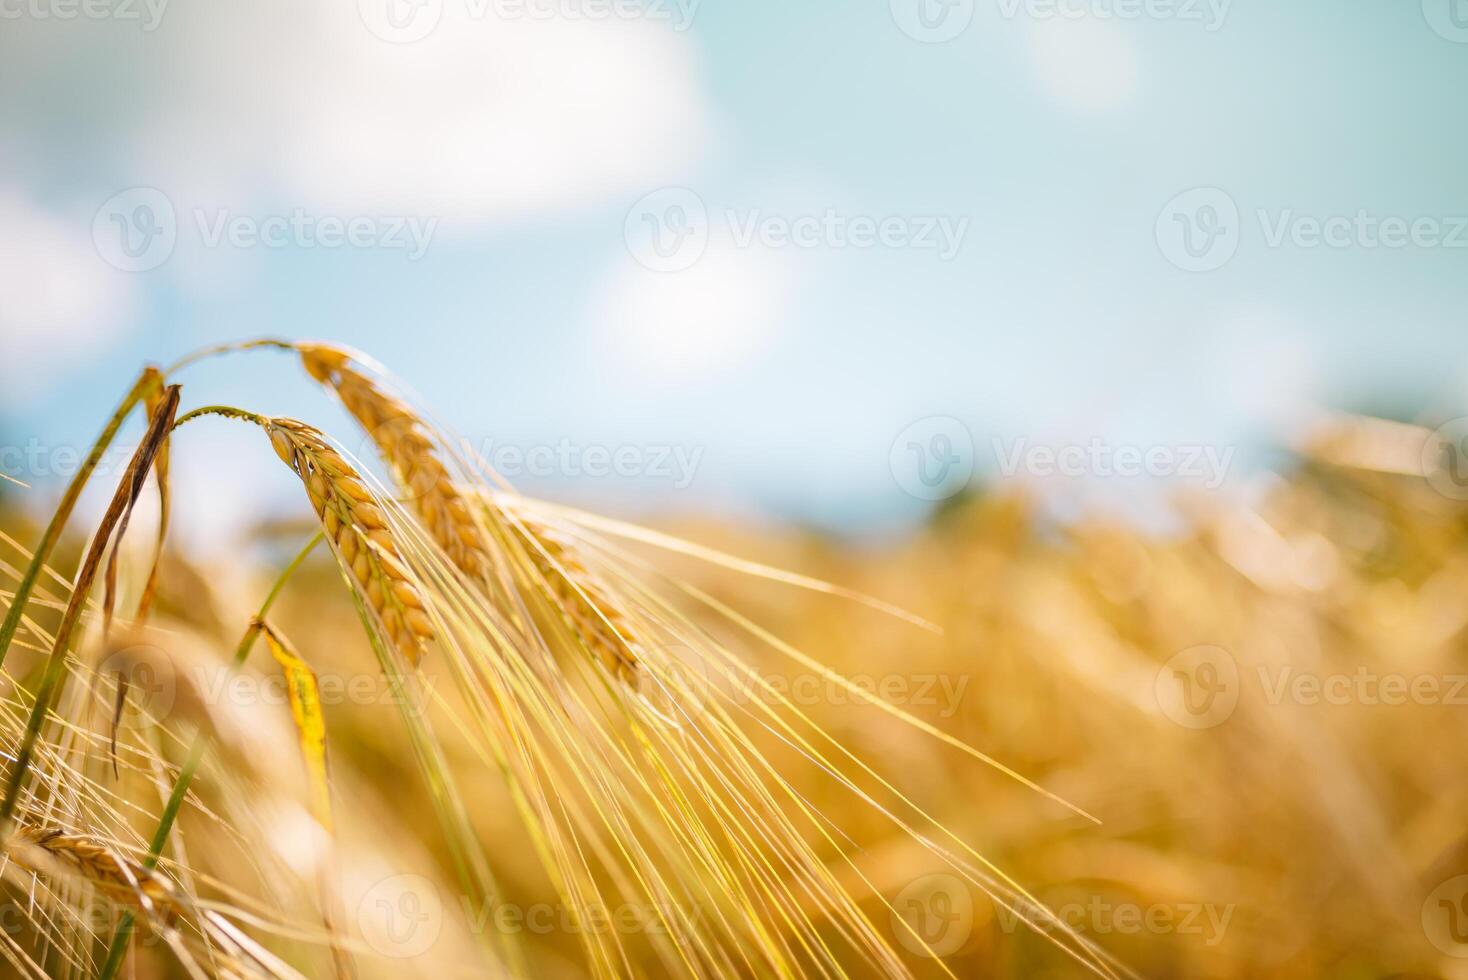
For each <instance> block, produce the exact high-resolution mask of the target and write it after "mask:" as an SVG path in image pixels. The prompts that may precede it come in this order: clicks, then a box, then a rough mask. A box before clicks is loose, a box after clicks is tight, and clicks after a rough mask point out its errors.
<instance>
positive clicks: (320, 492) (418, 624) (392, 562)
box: [262, 418, 433, 667]
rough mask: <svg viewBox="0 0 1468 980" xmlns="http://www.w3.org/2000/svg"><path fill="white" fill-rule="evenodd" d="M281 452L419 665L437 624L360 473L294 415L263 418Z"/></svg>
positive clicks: (390, 632) (384, 619) (349, 565)
mask: <svg viewBox="0 0 1468 980" xmlns="http://www.w3.org/2000/svg"><path fill="white" fill-rule="evenodd" d="M262 422H263V424H264V426H265V430H266V432H268V433H269V435H270V443H271V445H272V446H274V447H275V452H276V454H277V455H279V456H280V458H281V459H282V460H284V461H285V464H286V465H287V466H289V467H290V468H291V469H292V470H293V471H294V472H295V474H296V475H297V476H299V477H300V478H301V482H302V483H303V484H304V485H305V488H306V495H307V496H308V497H309V498H310V500H311V506H312V508H313V509H314V510H315V511H316V516H317V518H319V519H320V521H321V527H322V529H323V530H324V531H325V532H326V537H327V538H328V539H329V540H330V541H331V543H332V547H333V549H334V550H335V551H336V554H337V558H338V560H339V561H340V562H341V564H342V566H343V567H344V568H346V569H347V571H348V572H350V574H351V576H352V578H353V579H354V580H355V581H356V583H357V585H358V586H359V587H360V588H361V590H362V594H363V595H364V596H365V597H366V599H367V602H368V604H369V605H370V606H371V608H372V611H373V612H374V613H376V614H377V618H378V621H379V622H380V623H381V624H382V627H383V629H384V631H385V632H386V634H387V637H388V638H389V639H390V640H391V641H392V643H393V645H394V647H396V648H397V650H398V651H399V652H400V653H401V654H402V655H403V656H404V657H405V658H406V659H407V661H408V663H409V664H411V665H413V666H415V667H416V666H417V665H418V663H419V662H420V661H421V660H422V659H423V653H424V649H425V647H426V645H427V642H428V641H429V640H431V639H432V638H433V626H432V624H431V623H430V622H429V620H428V616H427V614H426V613H425V612H424V608H423V596H422V595H421V594H420V593H419V591H418V587H417V586H416V585H414V584H413V581H412V579H411V578H410V577H409V575H408V570H407V565H406V564H405V563H404V561H403V558H402V554H401V552H400V551H399V550H398V545H397V542H396V541H395V540H394V538H393V535H392V532H391V531H390V530H389V529H388V527H387V522H386V520H385V519H384V518H383V515H382V511H381V510H379V509H378V506H377V504H376V503H375V502H374V500H373V497H372V494H371V492H370V491H369V490H368V489H367V487H366V485H365V484H363V482H362V479H361V477H360V476H359V475H358V474H357V471H356V470H355V469H353V468H352V466H351V464H349V463H348V462H347V461H346V460H345V459H343V458H342V456H341V454H340V453H338V452H337V451H336V450H335V449H333V448H332V447H331V445H330V444H329V443H328V442H327V440H326V437H325V436H324V435H322V434H321V432H320V431H319V430H317V429H315V428H313V427H311V426H309V425H306V424H305V423H304V422H297V421H295V420H294V419H282V418H267V419H263V420H262Z"/></svg>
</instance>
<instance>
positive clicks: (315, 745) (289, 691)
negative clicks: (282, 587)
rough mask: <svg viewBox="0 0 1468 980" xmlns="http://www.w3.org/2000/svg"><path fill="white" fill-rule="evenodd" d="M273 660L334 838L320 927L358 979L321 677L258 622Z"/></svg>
mask: <svg viewBox="0 0 1468 980" xmlns="http://www.w3.org/2000/svg"><path fill="white" fill-rule="evenodd" d="M256 622H257V623H258V624H259V627H260V635H261V636H262V637H264V639H265V645H266V646H267V647H269V648H270V655H271V656H272V657H273V658H275V662H276V663H277V664H279V665H280V669H281V671H282V672H283V673H284V674H285V680H286V685H285V687H286V695H287V699H288V700H289V701H290V706H291V719H292V721H294V722H295V726H296V741H297V743H298V745H299V746H300V749H301V760H302V761H303V762H304V763H305V764H306V777H307V783H308V785H309V787H310V792H311V806H310V810H311V816H313V817H315V818H316V822H317V823H319V824H320V825H321V829H322V830H325V831H326V832H327V833H328V834H331V835H333V842H332V844H333V846H332V849H331V850H332V853H331V855H330V856H329V857H328V859H327V860H326V861H323V862H322V870H321V876H320V883H319V888H320V892H321V921H322V924H323V925H324V926H325V927H326V933H327V935H328V936H329V937H331V939H332V942H331V955H332V964H333V965H334V966H335V968H336V975H337V976H338V977H340V978H347V977H351V976H354V975H355V973H356V971H355V969H354V967H353V963H352V958H351V955H350V954H349V953H348V952H347V951H346V949H344V948H343V947H342V944H341V943H340V942H339V941H337V936H338V930H337V927H336V923H337V922H339V921H341V920H342V919H343V915H342V911H341V899H340V896H339V895H338V894H337V891H336V883H335V880H334V874H333V872H332V871H331V870H330V869H331V868H333V867H334V866H335V840H334V835H335V833H336V820H335V818H334V817H333V815H332V804H331V767H330V766H329V765H328V763H327V758H326V716H325V715H324V714H323V713H322V711H321V685H320V684H319V683H318V681H317V679H316V672H315V671H314V670H312V669H311V665H310V664H308V663H307V662H306V660H305V658H303V657H302V656H301V655H300V654H299V653H297V652H296V650H295V648H294V647H292V646H291V645H290V644H289V643H288V642H287V641H286V639H285V637H284V636H283V635H281V633H280V632H279V631H278V630H277V629H276V628H275V627H273V626H271V625H270V623H268V622H266V621H265V620H263V619H261V620H257V621H256Z"/></svg>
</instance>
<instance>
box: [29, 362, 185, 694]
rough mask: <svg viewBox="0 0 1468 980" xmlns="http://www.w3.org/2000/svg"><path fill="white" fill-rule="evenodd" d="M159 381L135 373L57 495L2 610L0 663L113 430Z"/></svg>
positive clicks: (151, 374)
mask: <svg viewBox="0 0 1468 980" xmlns="http://www.w3.org/2000/svg"><path fill="white" fill-rule="evenodd" d="M159 383H160V378H159V376H158V375H157V374H156V373H155V372H153V371H151V370H149V371H144V372H143V373H142V374H140V375H139V376H138V380H137V381H136V382H134V383H133V386H132V388H131V389H130V390H129V391H128V393H127V394H126V395H125V396H124V397H123V399H122V401H121V402H120V403H119V404H118V406H117V409H116V411H114V412H113V413H112V417H111V418H110V419H108V420H107V424H106V425H105V426H104V427H103V428H102V432H101V434H100V435H98V436H97V441H96V442H95V443H93V444H92V451H91V452H89V453H88V454H87V458H86V459H85V460H83V461H82V465H81V468H80V469H78V470H77V472H76V475H75V476H73V477H72V478H71V483H69V484H68V485H67V487H66V492H65V493H64V494H62V496H61V502H60V503H59V504H57V505H56V510H55V512H54V513H53V514H52V515H51V522H50V523H49V524H47V525H46V530H45V532H44V533H43V534H42V535H41V540H40V542H39V543H38V544H37V545H36V549H35V551H34V553H33V554H32V555H31V562H30V564H29V565H28V566H26V570H25V574H24V575H23V576H21V580H20V584H19V585H17V586H16V587H15V596H14V598H12V599H11V600H10V608H9V609H8V610H6V613H5V622H4V623H3V624H0V665H4V663H5V654H6V653H7V652H8V651H9V650H10V643H11V641H12V640H13V639H14V638H15V633H16V630H17V629H18V628H19V627H20V620H21V617H22V616H23V615H24V614H25V607H26V603H27V602H28V601H29V600H30V597H31V592H32V590H34V589H35V586H36V580H37V579H38V578H39V577H40V574H41V570H42V569H43V568H45V567H46V562H47V560H49V559H50V557H51V552H52V551H53V550H55V548H56V543H57V542H58V541H59V540H60V539H61V532H62V531H64V530H65V529H66V522H67V521H68V520H70V519H71V512H72V510H74V509H75V508H76V502H77V500H78V499H79V498H80V497H81V494H82V490H84V489H86V486H87V483H88V482H89V481H90V480H91V478H92V473H93V472H94V471H95V470H96V469H97V465H98V464H99V463H100V462H101V461H102V456H103V454H105V453H106V452H107V450H108V448H109V447H110V446H111V445H112V440H113V439H115V438H116V437H117V430H118V429H120V428H122V423H123V422H124V421H125V420H126V419H127V417H128V415H130V414H132V410H133V408H135V407H136V406H137V404H138V402H139V401H141V400H142V399H143V398H144V396H146V395H147V394H148V392H149V391H150V390H152V389H153V388H154V387H156V386H157V385H158V384H159Z"/></svg>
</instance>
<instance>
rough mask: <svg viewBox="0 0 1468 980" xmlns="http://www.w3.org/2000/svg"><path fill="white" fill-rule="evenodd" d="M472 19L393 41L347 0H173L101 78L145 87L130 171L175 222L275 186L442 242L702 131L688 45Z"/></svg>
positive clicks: (587, 24)
mask: <svg viewBox="0 0 1468 980" xmlns="http://www.w3.org/2000/svg"><path fill="white" fill-rule="evenodd" d="M471 9H473V8H471V7H470V6H468V5H467V4H465V3H455V2H449V3H446V4H445V5H444V11H443V16H442V20H441V22H440V23H439V24H438V26H437V28H436V29H435V30H434V31H433V32H432V33H431V34H430V35H429V36H427V37H425V38H424V39H422V40H420V41H417V42H416V43H413V44H392V43H388V42H386V41H384V40H382V39H381V38H379V37H377V36H376V35H374V34H373V33H372V32H371V31H370V30H369V29H368V28H367V25H366V24H365V23H364V22H363V19H362V16H361V15H360V14H359V11H358V5H357V3H356V2H355V0H326V2H323V3H313V4H304V5H303V4H300V3H295V2H288V0H258V2H254V3H249V4H205V5H183V4H178V5H176V6H171V7H170V8H169V10H168V14H167V17H166V18H165V20H164V23H163V27H162V28H160V30H159V31H158V32H157V34H155V35H152V42H153V43H152V44H150V45H145V46H139V45H137V44H135V43H134V44H130V45H128V46H125V47H124V46H122V45H119V47H118V48H117V49H116V50H115V51H113V52H109V54H110V55H111V56H113V57H116V58H120V59H121V60H122V61H123V64H122V65H120V66H114V67H113V69H112V70H119V69H120V70H122V71H128V70H131V69H134V68H135V69H136V70H138V71H146V72H147V73H148V74H149V75H150V76H152V77H155V78H158V79H159V84H158V85H157V88H156V90H155V91H153V92H151V93H150V99H149V102H148V104H147V105H145V106H141V107H138V108H139V109H140V110H141V112H143V113H146V115H144V116H142V118H140V119H139V125H138V126H137V127H136V128H135V131H134V133H133V141H132V142H133V147H132V150H133V152H132V156H133V158H134V161H135V166H136V168H137V173H136V177H137V178H138V179H139V180H140V181H141V182H144V183H150V184H154V185H156V186H159V187H161V188H163V189H164V190H166V191H168V192H169V193H170V194H171V195H173V196H174V198H175V201H176V203H177V204H178V205H179V207H180V208H181V209H187V208H188V207H189V206H190V205H191V204H192V203H194V202H195V201H196V200H197V201H199V202H200V203H207V204H210V205H217V204H228V203H233V201H232V199H233V198H237V197H239V196H241V195H243V196H246V197H249V196H252V195H258V194H259V193H261V192H265V193H269V192H271V191H273V192H274V199H275V201H276V202H278V204H279V206H303V207H307V208H318V209H325V210H329V211H332V212H333V213H340V212H342V211H351V212H353V213H360V212H362V211H371V212H376V213H385V212H398V213H402V212H406V213H412V214H431V215H436V216H439V217H442V218H443V219H444V222H445V226H446V228H445V230H452V229H453V228H463V227H464V226H465V225H466V224H467V225H469V226H471V227H472V226H473V225H475V224H478V223H481V222H484V221H487V220H491V219H494V218H497V217H500V216H503V215H507V214H519V213H538V212H544V211H547V210H556V209H560V208H564V207H574V206H577V205H581V204H586V203H596V202H598V201H600V200H604V199H605V198H607V197H608V196H610V195H615V194H618V193H625V192H628V191H633V190H638V189H641V188H643V187H651V186H657V185H658V184H659V183H662V182H664V181H666V180H669V179H672V178H674V177H676V176H678V175H680V174H683V173H685V172H686V170H687V168H688V167H689V166H691V165H692V163H693V162H695V160H696V158H697V156H698V155H699V151H700V149H701V147H702V146H703V145H704V144H705V142H706V137H707V135H708V126H709V123H708V115H707V112H706V109H705V105H704V103H703V100H702V97H701V87H700V84H699V80H698V78H697V71H696V63H695V58H694V52H693V49H692V42H691V41H690V40H689V38H688V36H687V35H686V34H680V33H675V32H673V31H672V30H670V29H669V28H668V27H667V26H666V25H665V24H660V23H655V22H646V21H635V20H617V19H607V20H579V19H572V18H566V17H555V18H551V19H545V20H532V19H523V20H502V19H498V18H496V17H495V16H494V15H493V14H492V13H490V14H487V15H486V16H482V17H481V16H472V15H471V13H470V11H471ZM160 58H161V59H164V62H165V63H164V64H162V65H156V64H153V62H156V61H157V60H158V59H160ZM143 59H146V61H145V62H144V61H143ZM123 111H124V112H126V111H127V108H126V107H124V110H123Z"/></svg>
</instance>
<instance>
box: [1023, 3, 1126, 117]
mask: <svg viewBox="0 0 1468 980" xmlns="http://www.w3.org/2000/svg"><path fill="white" fill-rule="evenodd" d="M1030 53H1031V56H1032V57H1033V59H1034V65H1035V71H1036V72H1037V73H1038V74H1039V76H1040V80H1041V81H1042V82H1043V83H1044V85H1045V88H1046V89H1047V90H1048V91H1049V93H1050V95H1051V96H1052V97H1053V98H1054V99H1056V100H1057V101H1059V102H1062V103H1064V104H1065V105H1068V106H1070V107H1072V108H1076V109H1081V110H1084V111H1088V112H1102V111H1106V110H1110V109H1115V108H1117V107H1119V106H1121V105H1123V104H1125V103H1127V102H1130V101H1131V99H1132V97H1133V96H1134V95H1135V94H1136V91H1137V81H1138V73H1139V68H1138V61H1137V51H1136V46H1135V45H1134V44H1133V42H1132V39H1131V37H1130V36H1129V35H1128V34H1127V33H1126V32H1125V31H1124V30H1123V29H1122V28H1120V27H1118V26H1117V25H1115V24H1111V23H1107V22H1105V21H1100V20H1096V19H1095V18H1080V19H1075V20H1067V19H1060V18H1057V19H1054V20H1044V21H1038V22H1036V23H1035V24H1034V26H1033V29H1032V32H1031V35H1030Z"/></svg>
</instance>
